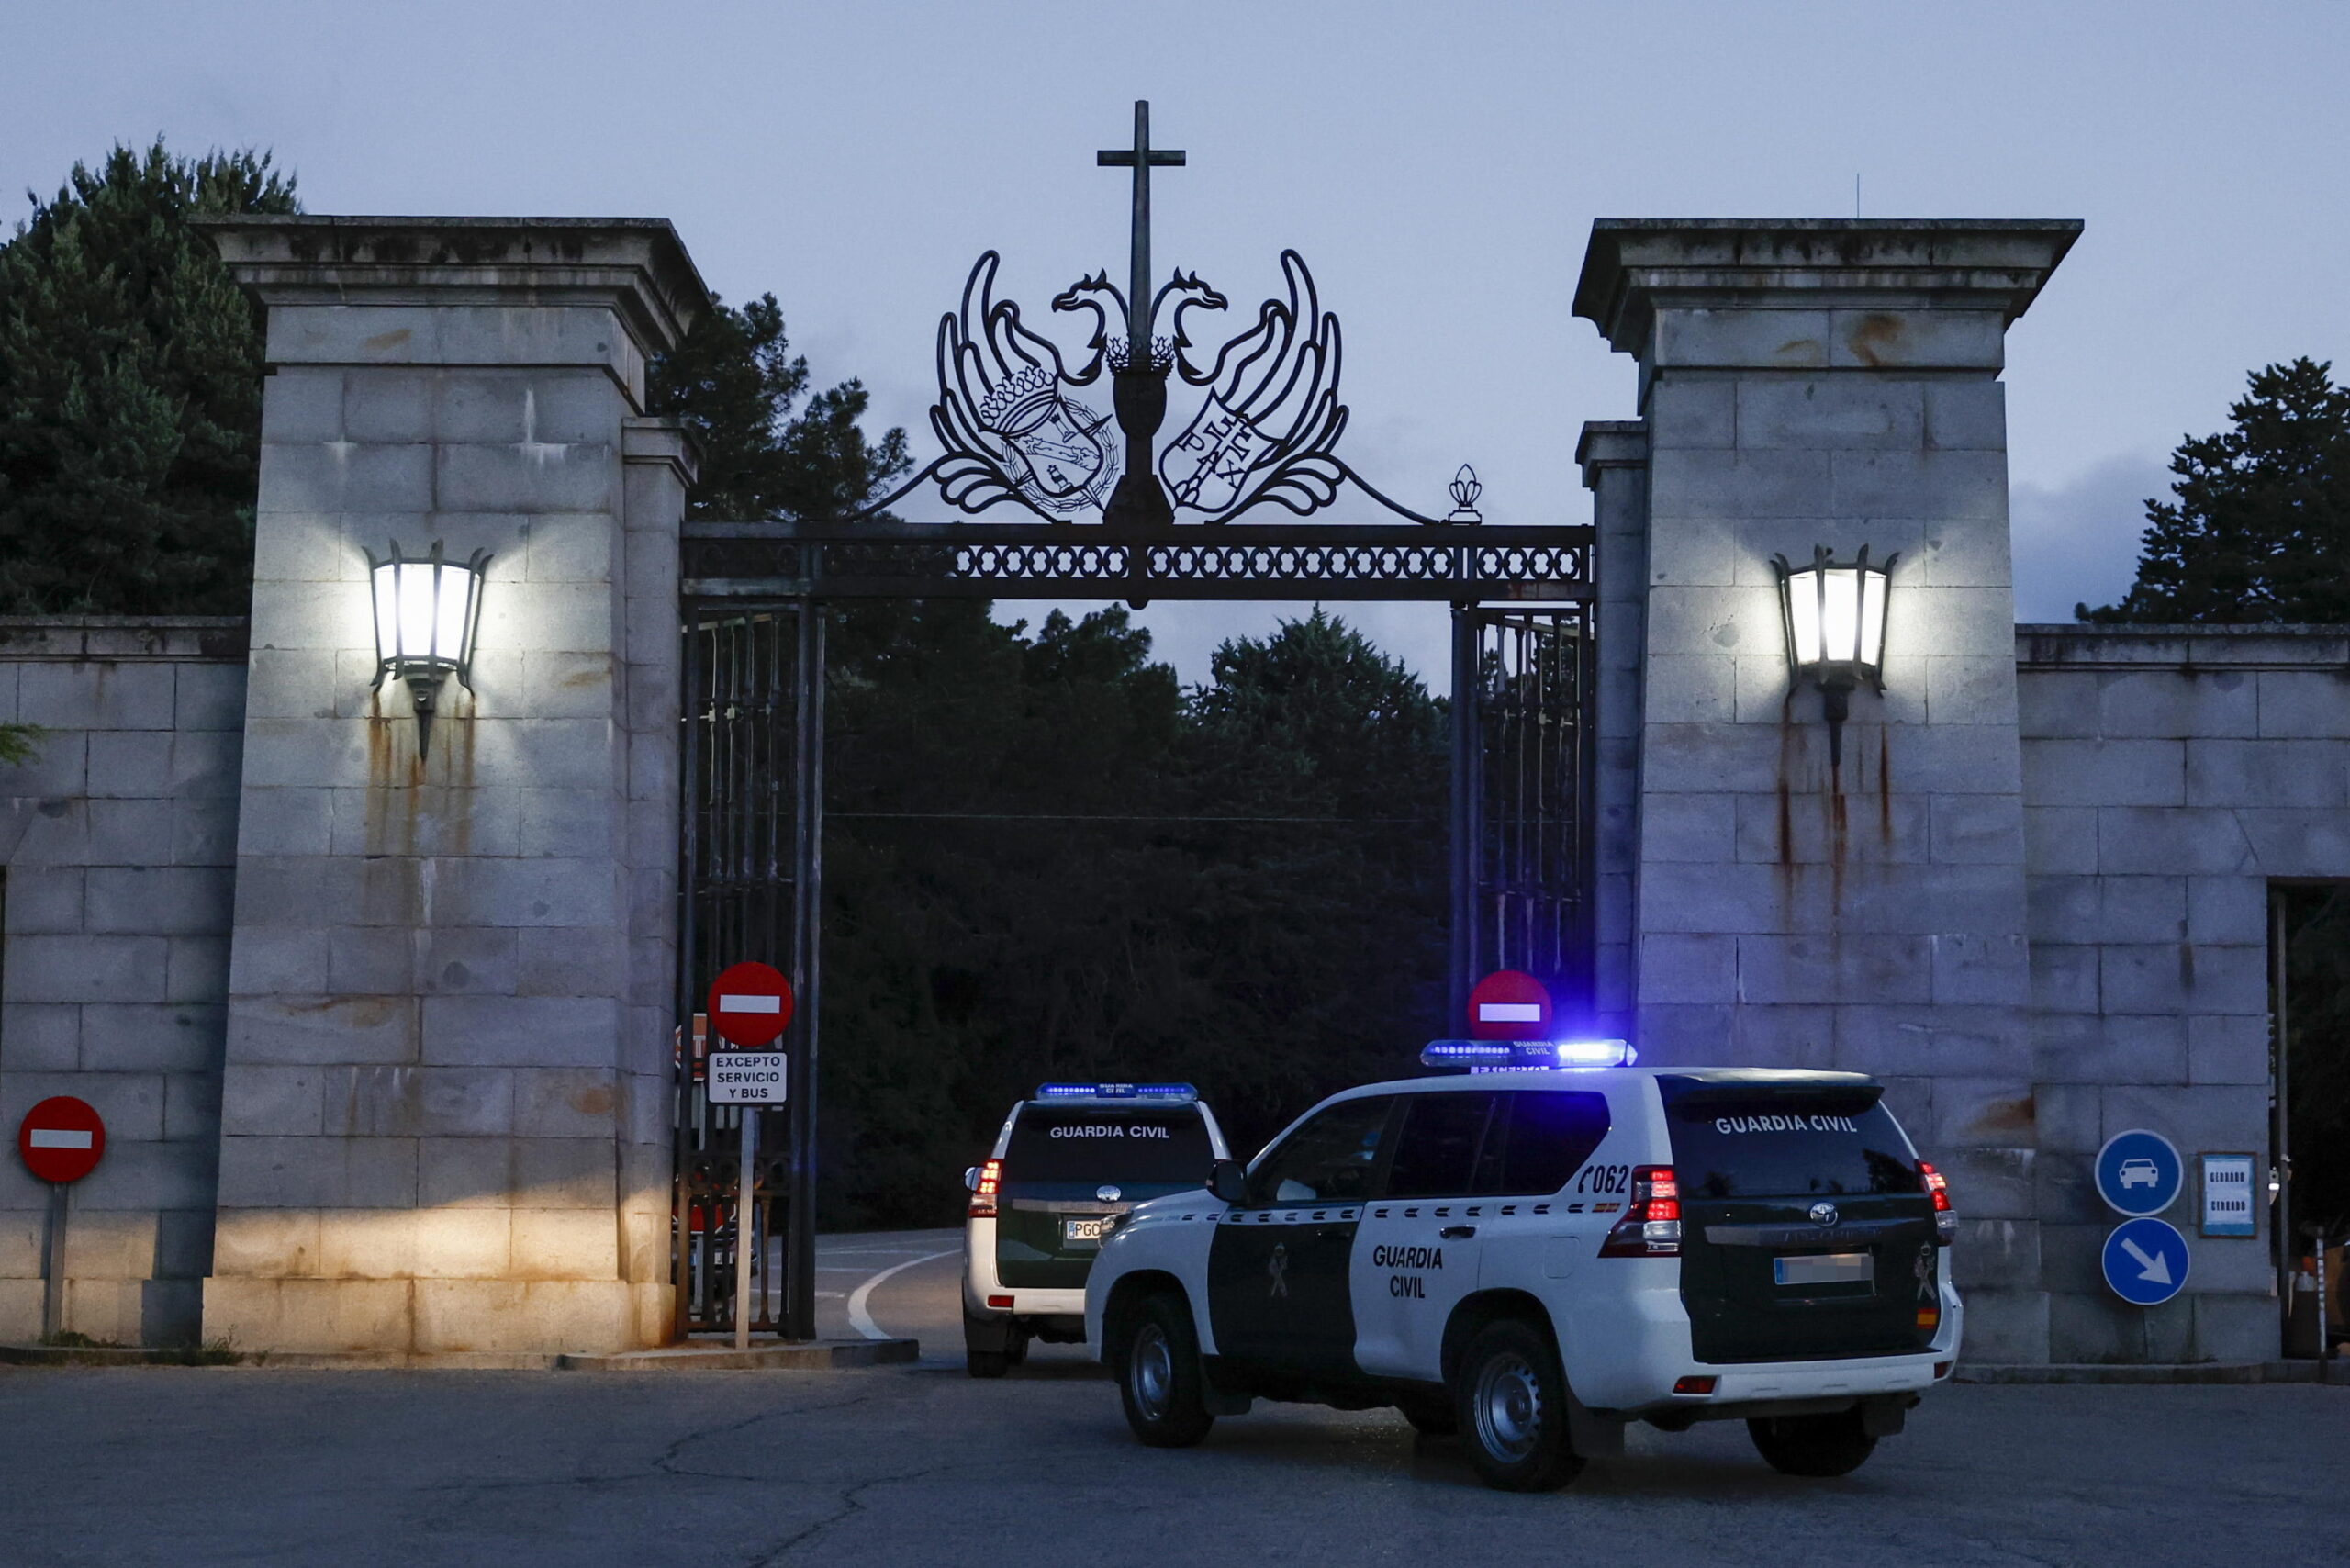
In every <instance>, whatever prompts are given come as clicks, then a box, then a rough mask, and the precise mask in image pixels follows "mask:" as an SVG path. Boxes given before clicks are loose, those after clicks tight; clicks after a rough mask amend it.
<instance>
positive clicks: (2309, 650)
mask: <svg viewBox="0 0 2350 1568" xmlns="http://www.w3.org/2000/svg"><path fill="white" fill-rule="evenodd" d="M2016 665H2017V667H2018V668H2019V669H2021V670H2026V671H2030V670H2036V669H2146V668H2149V667H2154V668H2170V669H2176V670H2177V671H2178V672H2179V673H2181V674H2183V675H2193V674H2195V673H2196V672H2197V671H2199V670H2201V669H2207V668H2208V669H2231V670H2245V669H2254V670H2257V669H2329V668H2331V669H2350V626H2324V625H2300V624H2287V623H2282V622H2277V623H2257V624H2250V625H2228V626H2214V625H2200V624H2195V625H2180V626H2154V625H2123V626H2111V625H2093V624H2079V623H2076V622H2050V623H2040V624H2022V625H2019V626H2018V627H2017V628H2016Z"/></svg>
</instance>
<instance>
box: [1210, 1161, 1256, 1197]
mask: <svg viewBox="0 0 2350 1568" xmlns="http://www.w3.org/2000/svg"><path fill="white" fill-rule="evenodd" d="M1208 1192H1209V1193H1210V1194H1211V1195H1213V1196H1214V1197H1218V1198H1221V1199H1223V1200H1224V1201H1225V1203H1227V1204H1238V1205H1244V1206H1245V1205H1246V1204H1248V1167H1247V1166H1245V1165H1243V1164H1241V1163H1240V1161H1238V1160H1237V1159H1219V1160H1217V1161H1216V1162H1215V1163H1214V1165H1211V1166H1209V1167H1208Z"/></svg>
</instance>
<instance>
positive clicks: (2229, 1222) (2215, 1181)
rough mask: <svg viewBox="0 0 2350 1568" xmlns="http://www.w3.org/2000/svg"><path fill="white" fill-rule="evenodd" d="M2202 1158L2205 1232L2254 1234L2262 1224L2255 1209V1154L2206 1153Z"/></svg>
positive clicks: (2227, 1234)
mask: <svg viewBox="0 0 2350 1568" xmlns="http://www.w3.org/2000/svg"><path fill="white" fill-rule="evenodd" d="M2202 1158H2203V1234H2204V1235H2206V1236H2251V1235H2253V1234H2255V1232H2256V1231H2257V1229H2258V1228H2259V1227H2258V1226H2257V1225H2256V1224H2255V1215H2254V1214H2253V1210H2252V1156H2251V1155H2249V1154H2207V1155H2205V1156H2203V1157H2202Z"/></svg>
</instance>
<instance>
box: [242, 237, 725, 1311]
mask: <svg viewBox="0 0 2350 1568" xmlns="http://www.w3.org/2000/svg"><path fill="white" fill-rule="evenodd" d="M211 227H212V229H213V232H214V234H215V237H216V238H217V240H218V243H219V245H220V247H221V251H222V252H223V254H224V255H225V256H226V258H227V259H228V261H229V264H230V266H231V267H232V268H233V269H234V271H235V272H236V274H237V275H238V277H239V278H240V280H241V282H243V283H244V284H245V286H247V287H248V288H249V289H251V290H252V292H253V293H254V294H255V295H256V296H257V297H259V298H260V299H261V300H263V303H264V304H265V305H266V306H267V307H268V311H269V323H268V358H269V366H270V380H269V383H268V386H267V388H266V393H265V398H264V404H263V431H262V440H263V447H262V471H261V472H262V477H261V492H260V502H259V511H258V516H257V518H256V521H255V535H256V537H255V563H254V574H253V579H254V580H253V610H252V664H251V668H250V680H249V686H248V701H247V711H246V721H245V745H244V761H243V781H242V797H241V834H240V838H239V842H238V846H237V890H236V911H235V920H234V931H233V935H232V938H231V947H230V957H229V1022H228V1046H227V1058H226V1067H225V1071H224V1076H223V1083H222V1108H221V1122H220V1181H219V1209H218V1231H217V1238H216V1242H215V1251H214V1260H213V1269H212V1275H211V1277H210V1278H209V1279H208V1280H207V1281H206V1282H205V1299H204V1327H205V1332H206V1333H207V1335H212V1336H221V1335H225V1336H227V1337H229V1338H230V1339H231V1340H232V1341H233V1342H234V1343H235V1344H236V1345H237V1346H238V1347H239V1348H241V1349H250V1350H264V1349H267V1350H285V1351H354V1350H355V1351H375V1352H386V1353H390V1354H394V1355H400V1356H410V1355H434V1354H452V1353H457V1354H463V1353H472V1354H476V1355H479V1354H509V1355H510V1354H515V1353H539V1352H546V1351H554V1350H614V1349H620V1348H625V1347H635V1346H642V1345H647V1344H653V1343H657V1342H659V1341H660V1340H662V1339H664V1338H666V1335H667V1332H668V1324H669V1311H670V1309H669V1294H670V1292H669V1285H668V1267H667V1254H668V1235H667V1226H666V1210H667V1190H668V1180H669V1172H668V1130H667V1129H668V1120H669V1118H668V1110H667V1085H668V1075H669V1063H670V1052H671V1020H670V1017H669V1012H670V1002H669V995H670V988H671V986H672V984H673V963H674V948H673V939H672V936H671V924H670V910H671V907H672V889H673V883H674V879H675V875H676V832H675V823H676V820H677V711H678V710H677V677H678V672H677V660H678V656H679V653H678V638H677V599H676V594H677V524H678V520H679V517H680V514H681V510H682V506H683V485H684V481H685V479H686V477H687V475H688V468H687V464H688V456H687V454H686V452H685V450H684V447H683V444H682V438H681V437H680V435H679V434H678V433H677V431H675V430H673V429H671V428H670V427H667V426H666V425H663V424H660V423H659V422H657V421H652V420H646V419H645V418H644V417H643V412H644V374H645V362H646V360H647V359H648V357H649V356H651V355H653V354H655V353H659V352H660V351H661V350H663V349H664V348H666V347H667V346H668V345H670V344H671V343H673V342H675V341H676V339H677V334H678V333H679V332H680V331H681V330H683V328H684V326H685V325H686V324H687V323H688V320H689V319H690V318H691V317H692V315H693V314H694V313H695V312H696V311H698V310H699V309H700V308H702V306H703V304H704V302H705V300H706V298H707V295H706V293H705V291H704V289H703V288H702V286H701V283H700V281H699V278H698V277H697V276H696V274H695V273H694V270H693V266H692V263H691V262H689V261H688V259H687V256H686V254H685V252H684V251H683V249H682V248H681V247H680V246H679V245H678V243H677V237H676V235H675V233H674V232H673V231H672V230H670V228H669V226H668V224H666V222H662V221H658V220H634V219H631V220H604V219H592V220H590V219H580V220H561V219H555V220H548V219H470V218H460V219H433V218H237V219H230V220H224V221H221V222H218V223H216V224H214V225H212V226H211ZM394 540H397V541H398V542H399V543H401V544H402V545H403V546H406V547H407V548H408V549H410V550H418V549H421V548H423V547H425V546H428V545H430V544H431V543H433V542H434V541H435V540H438V541H440V542H442V544H443V545H444V546H445V548H446V550H447V552H448V553H449V554H452V555H453V556H454V557H456V558H458V559H460V560H462V559H464V557H465V556H466V555H467V554H468V553H470V552H471V551H473V550H476V549H477V548H478V549H487V550H488V551H490V552H492V558H491V561H490V566H489V580H488V583H487V588H486V589H485V591H484V595H483V601H482V614H481V624H480V634H479V642H478V647H477V651H476V657H475V663H474V667H473V680H472V687H473V689H472V690H471V691H470V692H467V691H465V690H464V689H460V688H458V686H457V685H456V683H455V682H454V681H451V682H450V683H449V684H448V687H447V688H446V689H444V691H443V692H442V698H441V706H440V711H439V713H438V715H437V716H436V718H435V720H434V722H433V728H432V735H431V752H430V755H429V756H420V755H419V748H418V728H417V722H416V719H415V715H414V711H413V709H412V707H411V704H410V697H409V693H408V691H407V689H405V688H403V687H402V686H400V685H399V684H397V682H388V681H387V682H386V684H385V685H384V686H383V687H382V688H381V689H375V690H371V689H370V682H371V680H372V679H373V678H374V675H375V650H374V632H373V622H372V617H371V610H370V600H369V591H368V586H367V582H366V558H365V554H364V552H365V551H367V550H369V549H373V550H375V552H376V553H377V554H381V553H383V551H384V550H385V549H386V547H387V546H388V545H389V544H390V543H392V542H393V541H394Z"/></svg>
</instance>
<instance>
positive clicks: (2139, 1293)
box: [2105, 1219, 2187, 1306]
mask: <svg viewBox="0 0 2350 1568" xmlns="http://www.w3.org/2000/svg"><path fill="white" fill-rule="evenodd" d="M2105 1282H2106V1283H2107V1284H2109V1285H2110V1286H2112V1287H2113V1294H2115V1295H2118V1296H2120V1297H2121V1299H2122V1300H2123V1301H2126V1302H2128V1303H2129V1304H2130V1305H2132V1306H2160V1305H2162V1304H2163V1303H2165V1302H2166V1301H2168V1300H2169V1299H2170V1298H2171V1297H2173V1296H2175V1295H2177V1294H2178V1293H2179V1292H2180V1291H2181V1290H2182V1289H2184V1288H2185V1287H2186V1284H2187V1238H2185V1237H2184V1236H2181V1235H2180V1234H2179V1233H2178V1230H2177V1227H2176V1226H2172V1225H2170V1224H2168V1223H2166V1222H2165V1221H2163V1220H2158V1219H2133V1220H2125V1221H2123V1222H2122V1223H2121V1224H2120V1225H2117V1226H2114V1227H2113V1234H2112V1235H2111V1236H2109V1237H2107V1238H2105Z"/></svg>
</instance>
